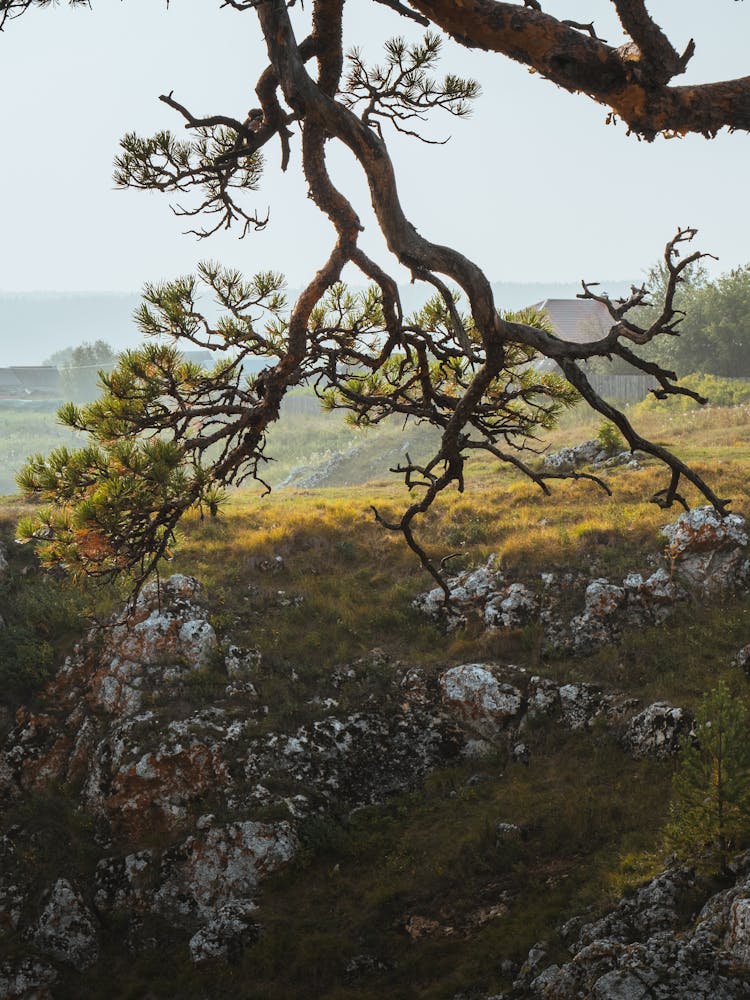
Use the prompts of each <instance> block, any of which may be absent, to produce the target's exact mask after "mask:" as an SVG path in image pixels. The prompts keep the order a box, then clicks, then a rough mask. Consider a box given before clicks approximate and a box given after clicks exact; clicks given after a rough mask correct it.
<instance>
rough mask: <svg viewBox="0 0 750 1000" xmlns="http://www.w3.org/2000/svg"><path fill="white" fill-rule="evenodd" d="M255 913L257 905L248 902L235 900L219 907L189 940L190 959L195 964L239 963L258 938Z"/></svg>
mask: <svg viewBox="0 0 750 1000" xmlns="http://www.w3.org/2000/svg"><path fill="white" fill-rule="evenodd" d="M256 910H257V906H256V905H255V904H254V903H251V902H249V901H247V900H232V901H230V902H228V903H225V904H224V905H223V906H220V907H219V908H218V910H217V911H216V912H215V914H214V915H213V916H212V917H211V919H210V920H209V921H208V923H207V924H206V925H205V927H201V929H200V930H199V931H197V932H196V933H195V934H194V935H193V936H192V937H191V939H190V943H189V948H190V958H191V960H192V961H193V962H194V963H195V965H203V964H205V963H208V962H236V961H237V960H238V959H239V958H240V956H241V954H242V951H243V949H244V948H245V946H246V945H247V944H249V943H250V942H252V941H254V940H255V939H256V938H257V936H258V927H257V925H256V924H255V922H254V920H253V915H254V913H255V911H256Z"/></svg>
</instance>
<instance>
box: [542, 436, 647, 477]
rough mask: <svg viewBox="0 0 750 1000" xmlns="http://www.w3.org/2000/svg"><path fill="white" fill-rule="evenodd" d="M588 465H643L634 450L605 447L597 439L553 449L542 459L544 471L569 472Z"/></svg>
mask: <svg viewBox="0 0 750 1000" xmlns="http://www.w3.org/2000/svg"><path fill="white" fill-rule="evenodd" d="M587 465H590V466H593V468H594V469H611V468H614V467H616V466H618V465H624V466H626V467H627V468H629V469H639V468H640V467H641V463H640V462H639V461H638V458H637V457H636V454H635V453H634V452H632V451H628V450H625V451H616V450H614V449H610V448H605V447H604V446H603V445H602V444H601V442H600V441H597V440H596V439H593V440H591V441H583V442H582V443H581V444H577V445H575V446H574V447H573V448H561V449H560V451H553V452H551V453H550V454H549V455H545V456H544V458H543V459H542V471H543V472H555V473H568V472H574V471H576V470H577V469H581V468H584V467H585V466H587Z"/></svg>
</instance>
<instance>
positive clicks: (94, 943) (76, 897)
mask: <svg viewBox="0 0 750 1000" xmlns="http://www.w3.org/2000/svg"><path fill="white" fill-rule="evenodd" d="M32 939H33V941H34V944H35V945H36V947H37V948H38V949H39V950H40V951H41V952H44V954H45V955H50V956H51V957H52V958H56V959H59V961H61V962H65V963H66V964H68V965H72V966H75V967H76V968H81V969H87V968H89V966H91V965H93V964H94V962H96V960H97V958H98V957H99V940H98V936H97V930H96V923H95V917H94V915H93V914H92V912H91V911H90V910H89V908H88V907H87V906H86V904H85V903H84V902H83V899H82V898H81V895H80V893H78V892H77V891H76V890H75V889H74V888H73V886H72V885H71V884H70V882H68V880H67V879H64V878H61V879H58V880H57V882H55V884H54V885H53V886H52V889H51V890H50V892H49V894H48V896H47V901H46V904H45V906H44V909H43V910H42V913H41V915H40V917H39V920H38V922H37V924H36V927H35V928H34V930H33V933H32Z"/></svg>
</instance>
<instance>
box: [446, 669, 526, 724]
mask: <svg viewBox="0 0 750 1000" xmlns="http://www.w3.org/2000/svg"><path fill="white" fill-rule="evenodd" d="M440 689H441V691H442V695H443V701H444V702H445V704H446V705H447V706H448V708H450V709H451V710H452V711H454V712H455V713H456V715H457V716H458V717H459V718H461V719H462V720H463V721H465V722H468V723H471V724H472V725H473V726H475V727H476V728H477V729H479V730H480V731H481V730H484V731H489V732H493V731H496V730H497V729H498V728H500V727H502V726H504V725H505V724H506V723H508V722H509V721H510V720H511V719H514V718H516V717H517V716H518V715H519V714H520V712H521V708H522V705H523V696H522V695H521V692H520V691H519V690H518V688H516V687H513V686H512V685H510V684H501V683H500V682H499V681H498V680H497V679H496V678H495V677H494V676H493V675H492V673H491V672H490V671H489V670H487V668H486V667H485V666H484V665H482V664H481V663H465V664H463V665H462V666H460V667H451V668H450V669H449V670H446V671H445V673H443V674H442V676H441V677H440Z"/></svg>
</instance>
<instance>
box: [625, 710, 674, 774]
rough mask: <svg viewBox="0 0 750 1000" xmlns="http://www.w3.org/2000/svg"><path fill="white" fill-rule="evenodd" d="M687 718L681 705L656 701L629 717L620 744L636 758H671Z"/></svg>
mask: <svg viewBox="0 0 750 1000" xmlns="http://www.w3.org/2000/svg"><path fill="white" fill-rule="evenodd" d="M687 729H688V720H687V717H686V715H685V713H684V712H683V710H682V709H681V708H675V707H674V706H672V705H668V704H667V703H666V702H664V701H656V702H654V703H653V704H652V705H649V706H648V708H646V709H644V710H643V711H642V712H641V713H640V714H638V715H636V716H635V717H634V718H633V719H631V721H630V724H629V725H628V728H627V730H626V732H625V735H624V737H623V743H624V745H625V747H626V748H627V750H628V751H629V753H630V754H631V755H632V756H633V757H635V758H641V757H655V758H657V759H659V760H662V759H665V758H667V757H671V756H672V755H673V754H675V753H677V751H678V750H679V748H680V739H681V737H682V735H683V734H684V733H685V732H687Z"/></svg>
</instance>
